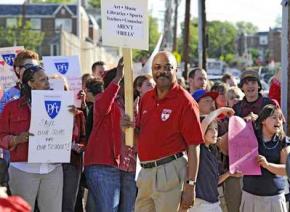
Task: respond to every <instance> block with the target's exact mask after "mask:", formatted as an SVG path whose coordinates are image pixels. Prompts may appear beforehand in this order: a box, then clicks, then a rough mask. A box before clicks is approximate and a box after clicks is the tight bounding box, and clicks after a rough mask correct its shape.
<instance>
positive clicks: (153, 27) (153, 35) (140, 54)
mask: <svg viewBox="0 0 290 212" xmlns="http://www.w3.org/2000/svg"><path fill="white" fill-rule="evenodd" d="M159 36H160V33H159V30H158V23H157V19H156V18H153V17H151V16H149V51H144V50H133V60H134V61H140V60H142V58H144V57H146V58H147V57H149V56H150V55H151V53H152V52H153V50H154V48H155V46H156V44H157V42H158V39H159Z"/></svg>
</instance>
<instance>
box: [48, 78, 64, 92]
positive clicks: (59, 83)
mask: <svg viewBox="0 0 290 212" xmlns="http://www.w3.org/2000/svg"><path fill="white" fill-rule="evenodd" d="M49 86H50V88H51V89H52V90H56V91H64V81H63V80H62V79H49Z"/></svg>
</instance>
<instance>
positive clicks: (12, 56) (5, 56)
mask: <svg viewBox="0 0 290 212" xmlns="http://www.w3.org/2000/svg"><path fill="white" fill-rule="evenodd" d="M2 58H3V60H4V61H5V63H7V64H8V65H10V66H13V64H14V60H15V54H2Z"/></svg>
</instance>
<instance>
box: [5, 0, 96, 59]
mask: <svg viewBox="0 0 290 212" xmlns="http://www.w3.org/2000/svg"><path fill="white" fill-rule="evenodd" d="M78 15H80V21H78V20H79V19H78ZM21 18H22V19H24V20H27V21H30V22H31V26H32V30H37V31H41V32H44V33H45V35H44V40H43V42H42V45H41V46H40V47H39V49H38V52H39V54H40V55H42V56H47V55H59V53H60V46H61V45H60V31H61V30H64V31H66V32H68V33H71V34H73V35H76V36H78V37H79V38H80V39H81V40H85V41H89V42H91V43H93V44H97V43H98V41H99V39H100V38H99V36H100V32H99V29H98V26H97V23H96V21H95V20H94V19H93V17H92V16H89V15H88V14H87V13H86V11H85V10H84V9H83V8H82V7H80V10H79V11H78V6H77V5H62V4H23V5H9V4H8V5H0V26H4V27H13V26H16V24H17V21H18V20H19V19H21ZM79 23H80V24H79ZM79 25H80V26H79ZM78 27H80V28H81V29H80V32H81V34H80V35H78ZM1 45H2V46H5V44H2V43H1Z"/></svg>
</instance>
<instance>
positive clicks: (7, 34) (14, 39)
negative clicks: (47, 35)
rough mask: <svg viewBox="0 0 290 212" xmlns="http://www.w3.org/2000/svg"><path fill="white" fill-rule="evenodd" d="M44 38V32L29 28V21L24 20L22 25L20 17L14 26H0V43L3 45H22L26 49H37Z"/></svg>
mask: <svg viewBox="0 0 290 212" xmlns="http://www.w3.org/2000/svg"><path fill="white" fill-rule="evenodd" d="M43 38H44V33H43V32H39V31H34V30H32V29H31V23H30V22H29V21H26V22H25V25H24V26H22V21H21V19H20V20H19V21H18V23H17V26H16V27H8V28H4V27H0V43H1V44H2V45H3V46H4V45H6V46H14V45H18V46H24V47H25V48H27V49H30V50H34V51H37V50H38V47H39V46H40V45H41V43H42V41H43Z"/></svg>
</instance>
